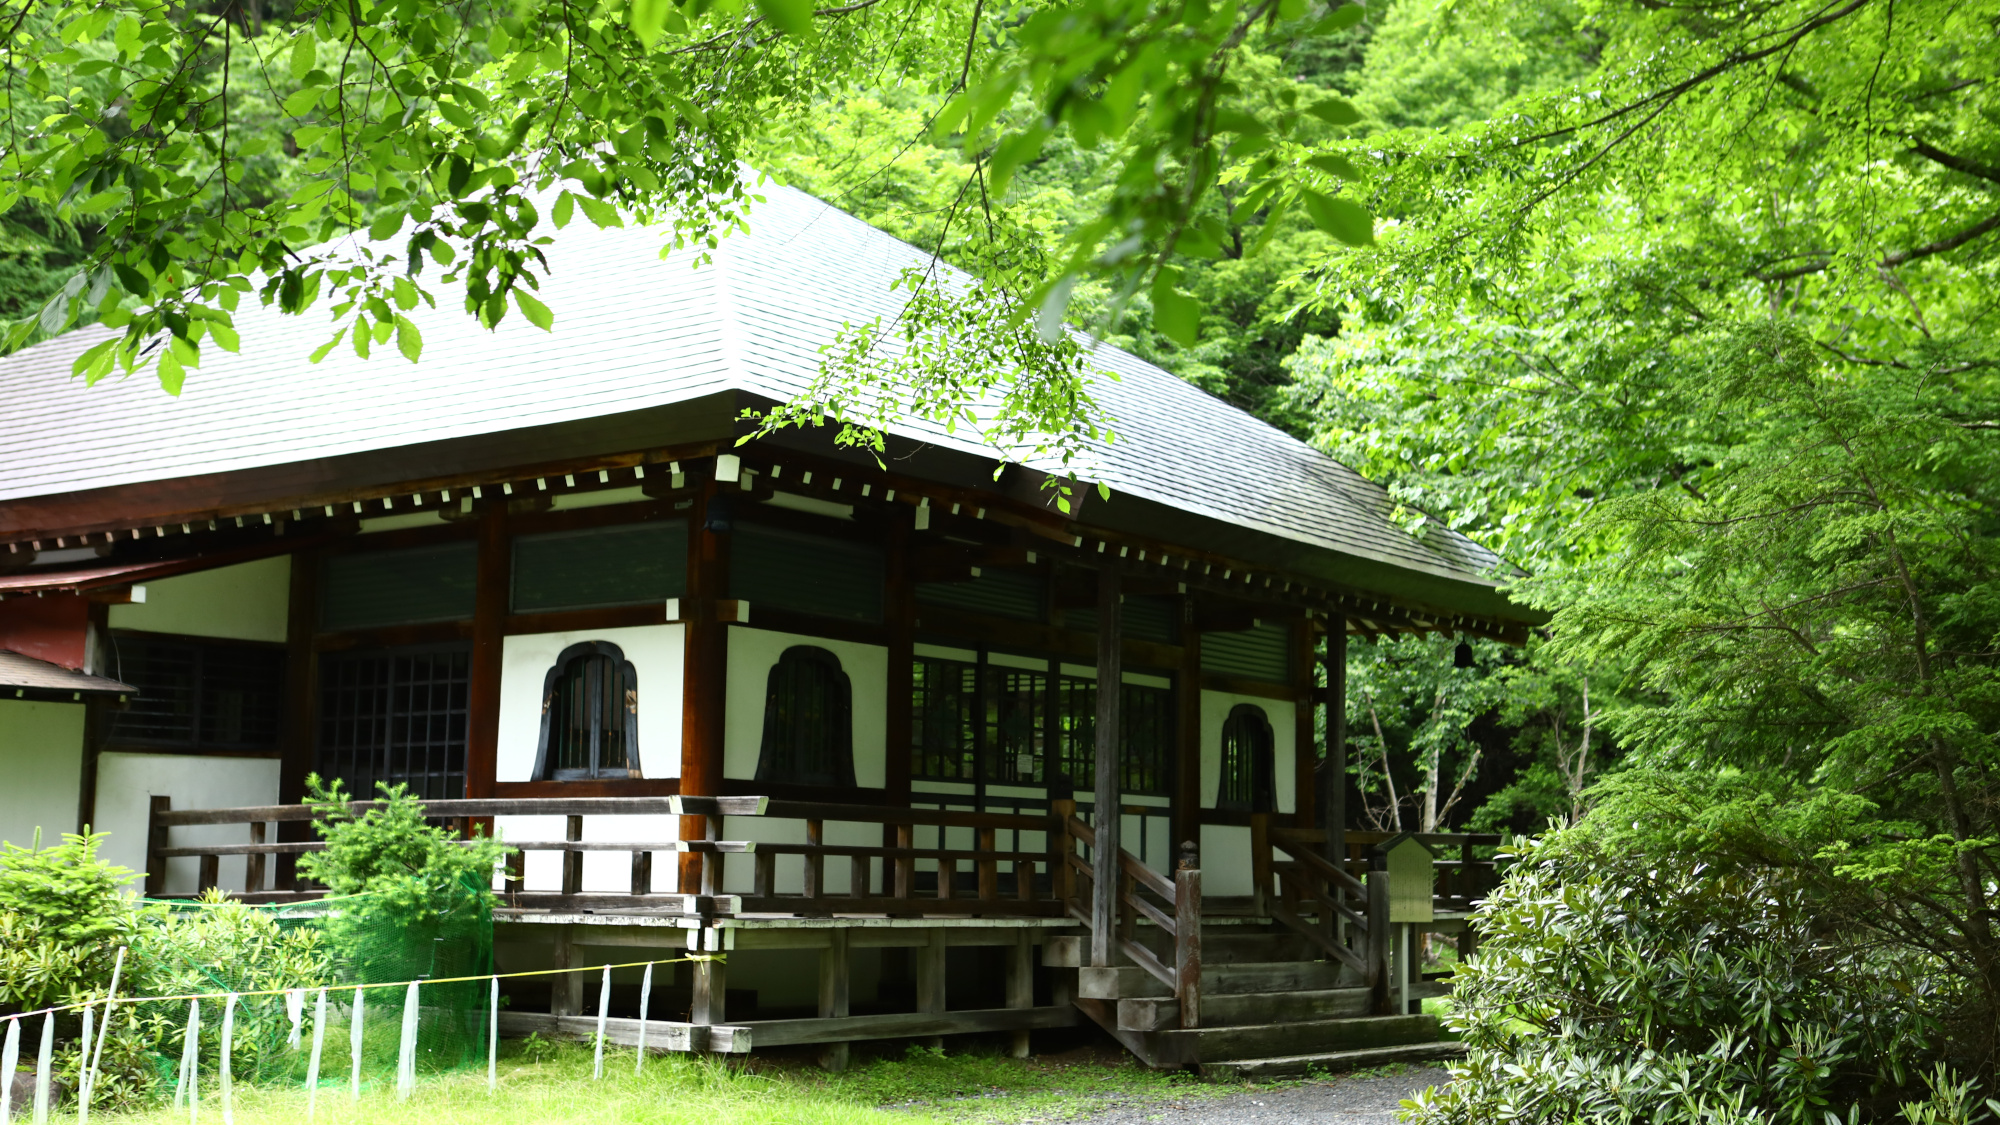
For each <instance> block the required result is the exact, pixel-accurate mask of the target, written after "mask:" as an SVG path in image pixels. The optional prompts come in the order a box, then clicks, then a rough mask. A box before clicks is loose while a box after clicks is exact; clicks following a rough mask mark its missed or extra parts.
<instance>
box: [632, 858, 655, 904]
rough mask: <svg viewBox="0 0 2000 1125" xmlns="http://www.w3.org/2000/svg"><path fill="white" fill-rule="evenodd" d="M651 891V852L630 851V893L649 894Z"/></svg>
mask: <svg viewBox="0 0 2000 1125" xmlns="http://www.w3.org/2000/svg"><path fill="white" fill-rule="evenodd" d="M652 891H653V853H652V852H649V851H643V850H642V851H636V852H633V853H632V893H633V894H635V895H643V894H651V893H652Z"/></svg>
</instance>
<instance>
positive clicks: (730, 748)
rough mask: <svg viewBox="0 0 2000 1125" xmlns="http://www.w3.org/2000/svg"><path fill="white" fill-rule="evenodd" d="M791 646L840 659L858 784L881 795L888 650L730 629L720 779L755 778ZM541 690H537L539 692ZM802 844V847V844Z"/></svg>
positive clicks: (748, 629) (821, 638)
mask: <svg viewBox="0 0 2000 1125" xmlns="http://www.w3.org/2000/svg"><path fill="white" fill-rule="evenodd" d="M793 645H814V646H816V647H819V648H823V649H825V650H827V651H828V652H830V653H832V654H834V655H835V656H837V657H839V658H840V670H841V671H843V672H845V673H847V679H848V682H849V684H851V685H852V687H853V689H854V707H853V713H854V783H855V784H856V785H859V786H861V787H863V788H872V789H879V788H881V787H882V785H883V783H884V781H885V780H886V778H887V772H888V771H887V754H886V748H887V745H888V739H889V732H888V705H889V650H888V649H886V648H883V647H882V646H880V645H864V644H856V643H855V642H852V641H832V640H827V639H826V638H824V637H806V636H799V635H797V634H794V633H777V632H772V631H770V630H768V629H750V628H745V627H743V626H731V627H730V630H729V681H728V683H729V687H728V692H729V705H728V708H727V710H726V712H725V713H724V719H723V728H722V732H723V733H722V744H723V764H722V776H724V777H734V778H741V779H744V780H750V779H753V778H755V777H756V776H757V751H758V749H759V747H761V746H762V745H763V741H764V691H765V688H766V687H767V685H768V683H769V680H770V678H771V668H772V667H773V666H774V665H776V664H777V663H778V657H779V656H780V655H782V654H783V653H784V651H785V650H786V649H788V648H790V647H792V646H793ZM538 690H539V689H538ZM799 842H800V843H804V839H803V838H801V839H800V841H799Z"/></svg>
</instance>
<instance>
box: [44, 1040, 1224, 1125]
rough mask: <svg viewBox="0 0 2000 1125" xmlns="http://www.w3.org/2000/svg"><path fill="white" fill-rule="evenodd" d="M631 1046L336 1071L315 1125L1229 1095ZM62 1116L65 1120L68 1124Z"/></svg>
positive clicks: (711, 1115) (866, 1115)
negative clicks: (495, 1085) (483, 1062)
mask: <svg viewBox="0 0 2000 1125" xmlns="http://www.w3.org/2000/svg"><path fill="white" fill-rule="evenodd" d="M632 1062H633V1056H632V1052H631V1051H630V1050H629V1049H615V1048H614V1049H613V1050H612V1051H611V1052H609V1053H607V1056H606V1059H605V1076H604V1079H603V1080H602V1081H593V1080H592V1078H591V1051H590V1048H589V1047H588V1046H585V1045H582V1044H549V1043H536V1042H531V1043H528V1044H521V1043H510V1044H504V1045H503V1054H502V1055H501V1059H500V1089H499V1092H498V1093H497V1094H489V1093H487V1090H486V1071H485V1068H484V1067H480V1068H478V1069H476V1070H473V1071H466V1072H461V1073H458V1074H452V1075H446V1076H442V1077H425V1078H422V1079H420V1080H419V1081H418V1084H417V1090H416V1093H415V1094H414V1095H413V1096H412V1097H411V1098H410V1100H409V1101H399V1100H397V1098H396V1093H395V1088H394V1083H393V1082H392V1081H390V1082H376V1083H374V1084H373V1085H372V1086H367V1087H364V1089H363V1092H362V1095H361V1100H360V1101H359V1102H358V1103H355V1102H350V1101H349V1098H348V1089H347V1085H346V1083H345V1079H344V1076H343V1077H342V1078H341V1079H338V1080H329V1081H328V1082H327V1084H326V1085H324V1086H322V1087H321V1089H320V1091H319V1096H318V1099H317V1106H316V1111H315V1113H314V1116H313V1119H312V1120H313V1123H314V1125H360V1123H362V1122H366V1123H368V1125H474V1123H478V1125H486V1123H490V1122H505V1123H506V1125H545V1123H546V1125H568V1123H572V1122H573V1123H575V1125H602V1123H604V1122H607V1121H615V1122H621V1123H624V1122H630V1123H632V1125H725V1123H726V1125H765V1123H770V1125H876V1123H880V1125H891V1123H893V1125H912V1123H913V1122H924V1121H939V1122H967V1123H982V1122H1037V1121H1054V1120H1062V1119H1066V1118H1070V1117H1075V1116H1079V1115H1082V1114H1087V1113H1088V1112H1090V1110H1091V1109H1092V1108H1094V1107H1096V1106H1101V1105H1104V1104H1106V1103H1109V1102H1115V1101H1125V1100H1135V1101H1165V1100H1175V1101H1180V1100H1184V1099H1188V1098H1202V1097H1216V1096H1220V1095H1224V1094H1227V1093H1230V1092H1231V1091H1232V1089H1233V1088H1232V1087H1230V1086H1217V1085H1211V1084H1204V1083H1201V1082H1197V1081H1195V1080H1194V1079H1192V1078H1191V1077H1188V1076H1186V1075H1180V1074H1162V1073H1159V1072H1157V1071H1150V1070H1147V1069H1145V1068H1143V1067H1141V1066H1139V1065H1137V1064H1136V1063H1133V1062H1131V1061H1129V1060H1120V1059H1118V1057H1117V1056H1115V1055H1113V1054H1110V1053H1107V1052H1103V1051H1090V1050H1079V1051H1075V1052H1069V1053H1066V1054H1062V1055H1052V1056H1041V1057H1038V1058H1034V1059H1028V1060H1015V1059H1008V1058H1001V1057H997V1056H994V1055H980V1054H953V1055H948V1056H946V1055H938V1054H935V1053H932V1052H928V1051H922V1050H912V1051H911V1052H909V1053H908V1054H907V1055H905V1056H903V1057H899V1058H882V1059H874V1060H870V1061H865V1062H857V1064H856V1065H855V1066H854V1067H852V1068H851V1069H849V1070H847V1071H845V1072H843V1073H840V1074H828V1073H826V1072H824V1071H821V1070H819V1069H818V1068H816V1067H814V1066H812V1065H810V1064H809V1063H808V1062H807V1061H806V1060H805V1058H804V1057H803V1056H801V1057H799V1058H785V1057H776V1058H765V1057H761V1056H760V1057H755V1058H752V1059H748V1060H743V1059H738V1060H735V1061H732V1062H726V1063H725V1062H719V1061H714V1060H710V1059H706V1058H698V1057H693V1056H687V1055H654V1056H651V1057H649V1058H648V1059H647V1060H646V1066H645V1070H644V1072H643V1073H642V1074H639V1075H636V1076H635V1075H634V1074H633V1073H632ZM203 1087H204V1088H203V1095H204V1096H203V1098H202V1104H201V1106H200V1112H199V1118H198V1121H197V1125H220V1123H221V1120H222V1106H221V1103H220V1101H219V1100H217V1097H216V1093H215V1082H214V1079H213V1077H212V1076H205V1080H204V1083H203ZM91 1116H92V1119H93V1120H94V1121H96V1122H101V1123H103V1125H184V1123H185V1122H187V1121H188V1114H187V1111H186V1110H185V1109H183V1110H180V1111H175V1110H173V1109H172V1108H170V1107H168V1106H164V1105H162V1106H159V1107H155V1108H147V1109H144V1110H137V1111H128V1112H124V1113H106V1112H103V1111H99V1112H97V1113H94V1114H92V1115H91ZM234 1117H235V1121H236V1123H237V1125H304V1122H305V1120H306V1095H305V1092H304V1091H302V1090H299V1089H297V1088H295V1087H293V1088H270V1087H263V1088H259V1087H251V1086H245V1085H239V1086H238V1087H237V1089H236V1097H235V1113H234ZM70 1120H74V1119H73V1118H70Z"/></svg>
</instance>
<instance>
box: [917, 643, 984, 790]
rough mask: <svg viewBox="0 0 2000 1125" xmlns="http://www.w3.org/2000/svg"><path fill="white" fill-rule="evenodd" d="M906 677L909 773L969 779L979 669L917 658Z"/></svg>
mask: <svg viewBox="0 0 2000 1125" xmlns="http://www.w3.org/2000/svg"><path fill="white" fill-rule="evenodd" d="M912 671H913V674H912V677H911V698H910V716H911V719H912V722H911V726H912V728H913V730H914V732H915V735H916V745H915V746H914V747H912V748H911V750H912V753H911V762H910V765H911V772H912V773H913V774H914V775H915V776H917V777H926V778H933V779H939V780H944V781H971V780H972V779H973V777H974V770H975V768H976V763H975V760H974V755H975V753H976V749H977V742H976V734H975V732H974V730H973V719H974V717H975V716H976V715H977V714H978V705H979V704H978V700H979V695H978V691H977V687H978V681H977V679H976V677H977V676H978V674H979V668H978V666H977V665H974V664H967V663H965V662H963V661H959V660H935V659H930V658H927V657H925V658H919V659H918V660H917V662H916V666H915V668H914V669H913V670H912Z"/></svg>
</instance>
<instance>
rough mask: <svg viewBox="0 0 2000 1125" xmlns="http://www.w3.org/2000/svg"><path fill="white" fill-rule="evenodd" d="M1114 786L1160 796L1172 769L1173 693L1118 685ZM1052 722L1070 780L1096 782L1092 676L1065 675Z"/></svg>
mask: <svg viewBox="0 0 2000 1125" xmlns="http://www.w3.org/2000/svg"><path fill="white" fill-rule="evenodd" d="M1118 702H1119V709H1120V710H1119V728H1120V729H1119V740H1118V741H1119V745H1120V747H1121V750H1122V753H1121V754H1120V758H1121V762H1120V768H1119V774H1120V778H1119V788H1120V789H1122V790H1123V791H1124V792H1127V793H1145V794H1152V795H1159V796H1165V795H1166V794H1167V790H1168V785H1169V782H1170V779H1171V777H1172V774H1171V773H1170V772H1169V767H1170V764H1171V762H1172V761H1173V744H1174V693H1173V692H1172V691H1170V690H1168V689H1166V688H1158V687H1150V686H1147V685H1145V684H1124V685H1121V694H1120V697H1119V701H1118ZM1058 707H1059V710H1058V712H1057V727H1058V730H1059V732H1060V739H1061V749H1062V770H1063V772H1064V773H1065V774H1066V775H1068V777H1069V780H1070V784H1071V785H1073V786H1075V787H1076V788H1078V789H1089V788H1091V787H1092V786H1094V785H1096V784H1097V681H1095V680H1082V679H1071V678H1068V677H1065V678H1064V679H1063V681H1062V685H1061V688H1060V690H1059V701H1058Z"/></svg>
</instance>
